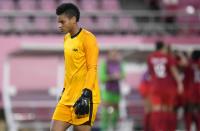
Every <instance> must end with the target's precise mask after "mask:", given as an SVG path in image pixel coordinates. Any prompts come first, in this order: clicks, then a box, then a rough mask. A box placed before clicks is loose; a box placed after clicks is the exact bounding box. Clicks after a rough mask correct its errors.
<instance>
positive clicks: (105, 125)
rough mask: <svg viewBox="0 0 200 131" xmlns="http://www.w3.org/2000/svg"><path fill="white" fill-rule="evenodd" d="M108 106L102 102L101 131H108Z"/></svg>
mask: <svg viewBox="0 0 200 131" xmlns="http://www.w3.org/2000/svg"><path fill="white" fill-rule="evenodd" d="M109 106H110V104H109V103H106V102H103V111H102V114H101V130H102V131H106V130H107V129H108V117H109V113H108V108H109Z"/></svg>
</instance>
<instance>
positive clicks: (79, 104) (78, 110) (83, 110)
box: [73, 88, 92, 115]
mask: <svg viewBox="0 0 200 131" xmlns="http://www.w3.org/2000/svg"><path fill="white" fill-rule="evenodd" d="M91 100H92V91H91V90H89V89H86V88H85V89H84V90H83V92H82V95H81V97H80V98H79V99H78V100H77V101H76V102H75V103H74V105H73V108H75V114H76V115H85V114H89V104H90V101H91Z"/></svg>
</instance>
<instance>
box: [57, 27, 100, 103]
mask: <svg viewBox="0 0 200 131" xmlns="http://www.w3.org/2000/svg"><path fill="white" fill-rule="evenodd" d="M98 54H99V48H98V45H97V41H96V38H95V36H94V35H93V34H92V33H90V32H88V31H87V30H85V29H80V31H79V32H78V33H77V34H76V35H75V36H73V37H72V36H71V35H70V33H68V34H66V36H65V38H64V55H65V80H64V88H65V90H64V92H63V94H62V97H61V100H60V102H61V103H62V104H64V105H73V104H74V103H75V101H76V100H77V99H78V98H79V97H80V96H81V94H82V90H83V89H84V88H88V89H90V90H91V91H92V96H93V103H100V102H101V98H100V90H99V85H98V79H97V60H98Z"/></svg>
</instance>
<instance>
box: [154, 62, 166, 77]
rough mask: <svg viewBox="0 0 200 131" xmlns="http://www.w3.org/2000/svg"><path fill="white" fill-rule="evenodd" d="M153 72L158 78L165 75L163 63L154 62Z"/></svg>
mask: <svg viewBox="0 0 200 131" xmlns="http://www.w3.org/2000/svg"><path fill="white" fill-rule="evenodd" d="M154 72H155V74H156V76H157V77H158V78H165V77H166V68H165V65H164V64H156V65H154Z"/></svg>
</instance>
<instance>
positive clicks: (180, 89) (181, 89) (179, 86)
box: [178, 82, 184, 94]
mask: <svg viewBox="0 0 200 131" xmlns="http://www.w3.org/2000/svg"><path fill="white" fill-rule="evenodd" d="M183 91H184V89H183V83H182V82H180V83H178V93H179V94H182V93H183Z"/></svg>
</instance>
